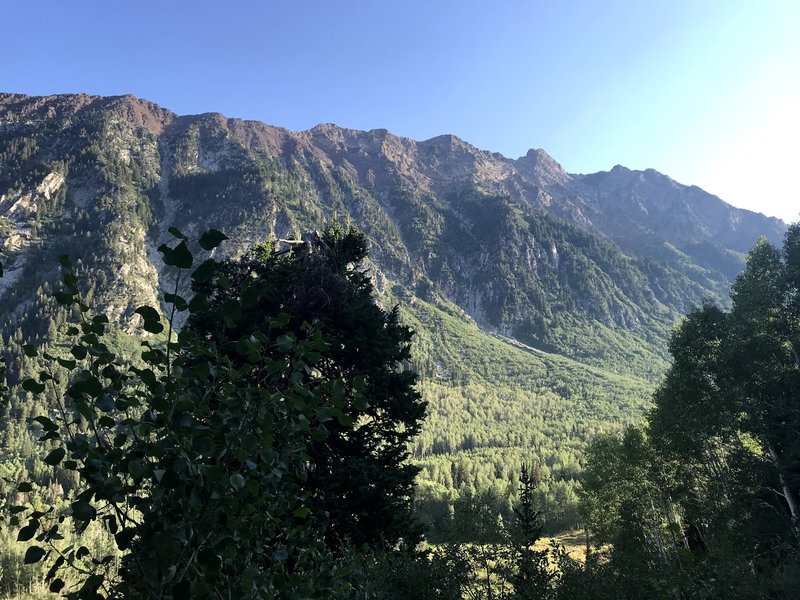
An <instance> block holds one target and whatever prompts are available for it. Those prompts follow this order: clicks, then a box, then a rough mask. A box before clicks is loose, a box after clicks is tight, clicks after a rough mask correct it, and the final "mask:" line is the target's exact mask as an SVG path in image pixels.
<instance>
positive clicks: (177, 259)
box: [172, 241, 193, 269]
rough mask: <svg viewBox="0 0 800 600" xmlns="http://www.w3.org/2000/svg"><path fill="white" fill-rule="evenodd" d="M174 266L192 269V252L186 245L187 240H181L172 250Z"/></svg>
mask: <svg viewBox="0 0 800 600" xmlns="http://www.w3.org/2000/svg"><path fill="white" fill-rule="evenodd" d="M172 260H173V261H174V264H173V266H175V267H178V268H179V269H190V268H191V267H192V262H193V259H192V253H191V252H189V248H188V247H187V246H186V242H185V241H184V242H181V243H180V244H178V245H177V246H176V247H175V248H174V249H173V250H172Z"/></svg>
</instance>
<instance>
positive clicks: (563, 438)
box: [0, 223, 800, 599]
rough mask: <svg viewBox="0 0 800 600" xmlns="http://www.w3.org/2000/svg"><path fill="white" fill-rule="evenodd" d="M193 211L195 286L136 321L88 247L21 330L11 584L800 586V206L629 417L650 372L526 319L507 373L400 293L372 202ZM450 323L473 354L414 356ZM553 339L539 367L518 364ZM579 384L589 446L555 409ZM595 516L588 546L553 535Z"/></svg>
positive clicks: (349, 588) (187, 274)
mask: <svg viewBox="0 0 800 600" xmlns="http://www.w3.org/2000/svg"><path fill="white" fill-rule="evenodd" d="M171 232H172V234H173V236H174V239H175V242H174V243H173V244H170V245H167V244H165V245H163V246H161V247H160V248H159V251H160V253H161V255H162V259H163V261H164V263H165V265H166V267H167V268H169V269H172V270H173V271H174V272H175V273H176V275H175V277H174V279H173V280H172V281H173V282H174V288H172V289H169V290H165V291H164V292H163V296H164V300H165V302H166V305H167V306H168V307H169V308H168V310H167V311H166V312H165V313H164V314H162V313H161V312H160V311H159V310H157V309H156V308H153V307H150V306H141V307H139V308H138V309H137V310H136V313H137V315H138V316H139V318H140V328H139V330H138V332H136V333H133V334H132V333H125V332H122V331H120V330H119V329H118V328H117V327H115V326H114V324H113V323H110V322H109V319H108V317H107V316H106V315H105V314H103V313H102V312H95V311H94V310H93V308H92V306H91V304H92V303H91V298H88V297H87V295H86V294H85V293H84V292H83V291H82V285H83V282H81V277H80V275H81V273H80V271H79V270H78V269H76V268H75V266H74V264H73V262H72V261H71V260H70V259H69V257H67V256H64V257H62V260H61V272H62V275H61V284H60V286H59V287H58V289H57V290H52V291H51V293H49V294H44V293H43V294H42V296H41V297H40V298H37V299H36V302H37V303H39V306H40V307H46V308H47V310H49V311H50V313H51V314H52V315H54V316H55V318H53V319H52V320H51V321H50V325H49V328H50V330H49V331H48V332H47V333H46V335H42V336H41V338H39V339H35V340H31V339H30V337H28V338H27V339H26V338H25V336H24V334H23V333H19V334H18V335H17V337H16V339H11V340H9V345H8V347H7V348H6V352H5V353H4V363H3V384H2V385H3V388H2V393H3V397H4V400H5V402H4V404H3V409H2V410H3V414H2V425H3V427H2V436H3V448H4V453H5V456H4V460H3V463H2V469H3V473H2V475H3V482H4V483H3V486H4V488H3V502H4V505H3V515H4V525H3V529H2V540H1V542H2V548H3V552H2V565H1V568H2V571H0V583H1V584H2V589H3V592H4V593H6V594H24V593H26V592H27V593H30V594H31V595H33V597H40V596H41V595H42V594H45V593H47V591H48V590H49V592H50V593H54V594H64V595H67V596H69V597H75V598H96V597H124V598H138V597H142V598H172V597H174V598H184V597H198V598H202V597H219V598H222V597H225V598H229V597H242V598H258V597H261V598H273V597H286V598H291V597H320V598H335V597H340V598H454V599H455V598H487V599H490V598H498V599H499V598H506V599H510V598H543V599H544V598H552V599H560V598H598V599H611V598H680V599H683V598H732V597H735V598H754V599H755V598H792V597H794V594H795V593H796V590H797V589H798V587H800V556H799V555H798V540H799V539H800V522H799V521H798V519H800V509H799V508H798V494H800V445H799V444H798V435H797V433H798V430H800V405H798V403H797V394H798V392H800V359H798V351H797V339H798V336H800V226H798V225H794V226H792V227H790V229H789V231H788V233H787V235H786V239H785V242H784V245H783V248H782V249H778V248H776V247H774V246H772V245H771V244H769V243H768V242H766V241H765V240H761V241H759V242H758V243H757V244H756V246H755V247H754V248H753V249H752V250H751V252H750V254H749V255H748V259H747V265H746V269H745V271H744V272H743V273H742V274H741V275H739V276H738V278H737V279H736V281H735V283H734V285H733V288H732V292H731V303H730V306H729V307H728V308H724V309H723V308H720V307H718V306H716V305H714V304H711V303H707V304H705V305H703V306H701V307H698V308H695V309H694V310H692V311H691V312H690V313H689V314H688V315H687V316H686V317H685V318H684V319H683V320H682V321H681V322H680V324H679V325H678V326H677V328H676V329H675V331H674V332H673V335H672V338H671V341H670V346H669V351H670V355H671V357H672V363H671V366H670V367H669V369H668V371H667V373H666V376H665V377H664V379H663V380H662V381H661V383H660V384H659V386H658V388H657V389H656V392H655V394H654V396H653V401H652V409H651V410H649V412H648V413H647V414H646V418H645V419H644V420H636V419H635V417H633V416H631V418H630V420H629V421H628V422H627V424H625V422H622V423H620V422H619V421H617V422H618V425H617V426H614V427H602V426H600V425H598V423H601V422H603V420H604V419H605V421H606V422H609V421H611V420H612V417H613V416H614V415H616V414H618V413H617V412H616V411H619V410H620V408H619V406H620V404H622V403H624V402H625V401H626V398H630V397H629V396H625V397H623V396H620V397H615V396H614V394H615V390H617V389H619V388H618V385H619V383H618V382H616V381H614V380H613V379H609V375H608V373H606V372H603V371H599V370H598V371H597V372H596V373H592V372H591V368H587V369H589V371H588V372H587V373H583V374H582V375H581V376H580V377H577V376H575V374H574V373H572V372H571V371H570V368H571V367H572V365H573V364H574V363H571V362H569V361H566V360H565V361H563V362H561V363H558V362H552V360H551V359H550V358H547V361H544V362H538V363H537V362H535V360H534V359H537V358H538V357H537V356H536V353H535V352H533V351H532V350H531V349H528V348H525V347H524V346H520V347H519V348H518V350H519V353H518V354H512V355H509V356H512V357H513V358H512V359H511V360H509V361H508V362H507V363H506V365H505V368H506V373H507V379H505V380H504V378H503V376H502V373H503V371H502V369H501V370H499V371H496V372H498V373H499V375H498V378H497V381H491V380H490V379H489V377H488V370H486V369H485V367H481V364H490V363H491V362H492V361H493V360H494V357H493V356H492V346H491V344H487V343H486V342H485V341H483V338H482V342H481V343H480V344H478V343H477V342H475V341H474V340H471V339H470V336H471V335H473V334H472V333H471V330H470V329H469V328H467V327H464V326H463V325H460V323H461V322H460V321H455V320H453V317H452V316H451V315H450V314H448V312H447V310H443V309H442V308H440V307H435V306H433V305H424V306H419V300H417V301H415V302H416V304H417V305H416V306H414V307H413V310H409V308H408V307H403V305H402V298H389V299H390V300H396V302H395V303H394V304H386V303H385V302H382V303H381V304H380V305H379V304H377V303H376V302H375V298H376V296H375V290H374V288H373V285H372V283H371V281H370V278H369V276H368V272H367V271H365V270H364V269H363V268H361V267H359V265H361V264H362V261H363V260H364V259H365V258H366V247H367V246H366V241H365V238H364V236H363V235H362V234H360V233H359V232H358V231H356V230H354V229H352V228H351V227H350V226H347V225H340V224H338V223H333V224H332V225H330V226H329V227H328V228H327V229H326V231H325V232H324V234H322V235H321V236H311V237H308V238H307V239H306V240H304V241H303V242H300V241H299V240H298V242H297V243H295V244H291V245H289V246H288V247H285V245H284V246H278V245H273V244H259V245H256V246H255V247H254V248H252V250H251V251H250V252H249V253H247V254H245V255H244V256H243V257H241V258H239V259H235V260H230V259H229V260H222V261H217V260H214V259H212V258H208V253H209V252H210V251H212V250H213V249H215V248H216V247H217V246H219V245H220V244H222V243H224V240H225V239H226V238H225V236H224V235H223V234H221V233H220V232H218V231H216V230H209V231H207V232H206V233H204V234H203V235H202V236H200V237H199V238H198V239H196V240H194V239H190V238H188V237H187V236H185V235H184V234H183V233H181V232H180V231H178V230H176V229H172V230H171ZM0 275H2V272H0ZM181 279H184V280H185V281H189V282H191V295H186V296H185V297H184V295H182V292H181V290H182V288H181V287H180V281H181ZM384 300H385V298H384ZM382 306H384V307H388V308H382ZM395 306H396V308H392V307H395ZM445 308H446V307H445ZM420 318H424V319H438V320H440V321H442V322H444V323H445V324H446V327H439V328H436V329H430V328H428V329H422V328H417V327H415V319H420ZM179 323H180V324H181V327H180V328H178V327H177V325H178V324H179ZM415 329H416V330H417V331H418V332H419V333H418V336H420V337H421V338H423V339H417V340H414V338H413V331H412V330H415ZM430 331H437V332H445V333H442V334H441V335H450V334H452V335H454V336H456V338H457V339H456V341H455V343H451V344H449V345H447V348H448V349H450V351H455V350H453V349H455V348H457V349H459V350H458V351H459V352H461V353H463V354H462V356H460V357H459V360H461V361H462V362H463V364H464V365H465V366H464V369H463V371H461V372H456V371H453V372H450V371H447V372H443V370H442V368H441V366H440V365H437V364H436V362H435V360H436V359H435V358H433V356H431V355H429V356H426V355H425V354H424V352H420V356H418V357H415V355H414V351H415V349H416V348H423V349H424V348H430V347H431V346H432V345H435V344H436V343H437V340H432V339H427V340H426V339H424V338H425V337H426V336H430V335H431V333H430ZM499 343H503V342H502V340H499V339H498V344H499ZM503 356H506V355H505V354H504V355H503ZM415 360H416V361H417V363H416V364H417V365H418V366H419V371H420V372H421V373H423V374H424V375H423V377H421V378H419V379H418V378H417V375H415V369H414V368H413V367H414V364H415ZM448 364H452V363H448ZM537 365H538V368H539V369H540V372H539V375H538V376H536V375H535V372H534V373H532V376H531V377H529V378H528V381H529V383H528V384H527V385H528V387H527V389H526V390H525V392H526V393H524V394H523V393H521V391H520V390H519V389H518V384H515V383H514V382H517V381H519V379H518V378H517V377H515V373H516V371H518V370H520V369H525V368H534V369H535V368H536V366H537ZM619 377H620V378H624V377H627V376H626V375H620V376H619ZM453 379H455V380H458V381H459V386H460V387H459V388H458V389H459V390H465V392H464V398H462V400H461V402H462V403H466V405H467V410H468V411H474V412H475V415H474V416H475V417H476V418H478V419H484V420H486V421H488V422H489V424H490V425H489V426H487V427H486V428H485V429H484V430H482V431H481V432H480V433H478V434H476V433H474V432H470V431H468V430H467V429H466V428H460V427H459V424H458V421H457V420H453V419H448V416H449V415H448V406H449V404H448V402H449V400H448V398H449V396H450V394H452V392H451V391H450V390H451V389H452V388H450V387H449V385H448V384H449V382H450V381H451V380H453ZM545 380H547V383H544V381H545ZM554 382H555V383H554ZM559 382H561V383H559ZM553 385H561V386H563V389H561V390H560V391H561V394H560V395H559V396H556V395H555V394H554V393H553V390H552V386H553ZM570 386H578V387H579V388H580V391H578V390H571V389H570ZM646 389H647V388H646V387H645V386H644V385H643V386H642V394H644V393H645V392H646ZM422 391H424V394H422V393H421V392H422ZM436 395H438V396H439V400H438V401H437V403H436V407H437V408H436V410H435V411H433V412H430V413H429V414H428V415H427V420H428V423H426V424H423V423H424V421H425V419H426V416H425V415H426V411H425V405H426V402H425V400H423V397H424V398H430V397H431V396H436ZM570 397H574V398H575V402H574V403H572V404H571V403H569V398H570ZM562 399H566V401H567V402H564V401H563V400H562ZM587 399H589V400H588V401H587ZM627 401H630V400H629V399H628V400H627ZM629 408H631V409H632V408H635V407H634V406H631V407H629ZM564 411H567V412H569V414H570V416H571V420H572V422H573V423H574V424H575V425H574V427H575V428H576V430H580V435H581V439H585V440H587V441H589V445H588V448H587V449H585V450H584V448H583V447H580V446H575V445H574V444H571V443H570V440H574V439H575V436H574V435H565V432H563V431H558V430H556V429H552V428H549V425H548V424H549V423H552V422H557V423H563V422H564V420H563V415H561V414H560V413H562V412H564ZM629 414H632V415H633V414H635V412H634V411H629ZM590 415H591V416H593V417H594V418H590ZM620 425H625V427H624V429H621V428H620ZM426 426H427V427H428V428H427V429H426ZM573 434H574V432H573ZM467 457H469V460H467ZM577 528H580V529H581V530H582V531H584V532H585V533H584V534H583V535H584V536H585V541H586V548H585V556H583V557H581V558H576V557H575V556H574V555H570V553H569V552H568V551H567V550H566V549H565V548H564V547H562V546H560V545H559V544H557V543H554V544H552V545H551V546H549V547H548V546H546V545H545V546H542V544H541V543H539V544H537V542H538V541H539V540H540V539H541V537H542V536H543V535H544V534H545V533H546V532H548V531H549V532H556V531H559V530H563V529H577Z"/></svg>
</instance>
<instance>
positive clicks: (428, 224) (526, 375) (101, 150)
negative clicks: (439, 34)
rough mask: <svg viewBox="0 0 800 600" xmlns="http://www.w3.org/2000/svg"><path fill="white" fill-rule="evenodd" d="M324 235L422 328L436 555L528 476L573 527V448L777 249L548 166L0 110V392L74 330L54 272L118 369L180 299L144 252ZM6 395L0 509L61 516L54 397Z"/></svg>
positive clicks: (507, 505)
mask: <svg viewBox="0 0 800 600" xmlns="http://www.w3.org/2000/svg"><path fill="white" fill-rule="evenodd" d="M332 221H340V222H343V223H352V224H353V225H355V227H356V228H357V229H358V230H360V231H361V232H363V234H364V237H365V240H366V244H367V247H368V249H369V258H368V259H367V262H366V263H365V265H364V266H365V268H366V269H367V270H368V273H369V276H370V277H371V278H372V281H373V282H374V285H375V290H374V296H375V298H376V299H377V301H378V302H379V304H380V305H382V306H384V307H386V308H391V307H392V306H395V305H397V306H399V316H400V319H401V320H402V322H403V323H404V324H406V325H407V326H410V327H411V328H412V329H413V330H414V332H415V337H414V341H413V342H412V346H411V355H410V358H409V359H408V361H407V362H408V365H409V366H411V367H413V368H414V369H415V370H416V371H417V372H418V373H419V386H418V387H419V390H420V392H421V393H422V397H423V398H424V400H425V401H426V402H427V418H426V420H425V421H424V424H423V425H422V429H421V431H420V432H419V434H418V435H417V436H415V438H414V440H413V441H411V443H410V450H411V452H412V455H411V460H412V462H413V463H414V464H416V465H418V466H419V467H421V472H420V474H419V475H418V476H417V495H416V500H415V503H416V511H417V514H418V515H419V516H420V518H421V519H422V521H423V523H424V524H425V525H427V527H428V531H429V534H428V535H429V536H430V538H431V539H439V540H442V541H446V540H452V539H454V535H455V534H454V533H453V531H452V518H453V514H454V513H453V510H454V509H453V506H454V505H457V503H458V502H459V501H465V502H468V501H469V500H470V499H471V498H475V497H477V496H479V495H481V494H488V495H487V496H486V498H485V499H488V500H487V502H489V503H490V504H491V505H492V506H493V507H494V508H493V510H498V511H500V513H501V514H502V515H503V516H504V518H505V519H506V520H507V521H511V520H513V517H512V514H513V511H512V507H513V506H514V504H515V503H516V502H517V498H518V496H519V495H520V485H521V484H520V474H521V473H522V465H523V464H528V465H532V466H535V468H536V478H535V482H534V483H535V485H534V486H533V488H532V493H533V494H534V495H535V503H536V505H537V506H538V507H539V508H540V509H541V510H542V514H543V517H544V527H545V531H551V532H554V531H559V530H562V529H568V528H573V527H575V526H577V525H578V524H579V523H581V518H580V515H579V512H578V490H579V487H580V484H579V482H580V481H581V480H582V478H583V471H584V468H585V466H586V459H585V449H586V447H587V444H588V442H589V441H590V440H592V439H594V438H595V437H596V436H597V435H599V434H610V433H614V432H619V431H621V430H622V428H623V427H624V426H626V425H633V424H637V423H640V422H641V420H642V418H643V416H644V415H645V413H646V411H647V408H648V406H649V405H650V396H651V393H652V391H653V389H654V387H655V385H656V383H657V382H658V381H659V380H660V379H661V377H662V376H663V375H664V374H665V373H666V372H667V369H668V367H669V364H670V358H669V355H668V352H667V340H668V338H669V334H670V332H671V330H672V328H673V326H674V325H675V323H676V322H677V321H678V319H679V317H680V315H681V314H682V313H684V312H686V311H688V310H690V309H691V308H692V307H694V306H697V305H699V304H701V303H702V302H703V301H704V300H707V299H710V300H712V301H715V302H718V303H720V305H721V306H723V307H724V306H727V305H728V295H727V294H728V290H729V288H730V285H731V283H732V281H733V279H734V277H735V276H736V275H737V274H738V273H739V272H740V271H741V270H742V268H743V267H744V264H745V263H744V259H745V253H746V252H747V250H748V249H749V248H750V247H751V246H752V245H753V244H754V243H755V242H756V240H758V238H759V237H760V236H765V237H766V239H767V240H768V241H770V242H772V243H775V244H777V243H779V242H780V241H781V240H782V238H783V234H784V232H785V230H786V226H785V225H784V224H783V223H782V222H780V221H778V220H777V219H771V218H767V217H764V216H763V215H759V214H755V213H752V212H749V211H744V210H740V209H735V208H733V207H731V206H729V205H727V204H725V203H724V202H722V201H721V200H720V199H718V198H716V197H714V196H711V195H709V194H707V193H705V192H703V191H702V190H700V189H698V188H694V187H687V186H683V185H680V184H678V183H676V182H674V181H672V180H671V179H669V178H668V177H666V176H664V175H661V174H659V173H657V172H655V171H645V172H636V171H629V170H627V169H624V168H622V167H615V168H614V169H612V170H611V171H610V172H607V173H596V174H592V175H572V174H569V173H566V172H565V171H564V170H563V169H562V168H561V167H560V166H559V165H558V164H557V163H556V162H555V161H554V160H553V159H552V158H551V157H549V156H548V155H547V154H546V153H544V152H543V151H541V150H535V151H531V152H529V153H528V155H526V156H525V157H522V158H520V159H517V160H512V159H508V158H505V157H503V156H501V155H498V154H494V153H490V152H486V151H482V150H478V149H477V148H474V147H472V146H470V145H469V144H467V143H466V142H464V141H462V140H460V139H458V138H455V137H453V136H441V137H437V138H433V139H431V140H426V141H421V142H417V141H414V140H410V139H407V138H402V137H398V136H395V135H393V134H391V133H389V132H387V131H385V130H374V131H369V132H363V131H354V130H346V129H341V128H338V127H335V126H333V125H320V126H318V127H315V128H314V129H312V130H309V131H306V132H289V131H286V130H284V129H280V128H276V127H271V126H269V125H265V124H262V123H255V122H247V121H240V120H236V119H228V118H225V117H223V116H221V115H218V114H206V115H197V116H178V115H175V114H174V113H171V112H170V111H168V110H166V109H163V108H161V107H158V106H156V105H154V104H152V103H150V102H147V101H144V100H138V99H135V98H132V97H127V96H126V97H114V98H103V97H92V96H85V95H65V96H52V97H41V98H35V97H26V96H21V95H14V94H0V252H2V255H1V256H0V260H1V261H2V263H3V266H4V276H3V277H2V278H0V326H2V335H3V356H4V358H5V360H6V362H7V372H8V376H9V383H10V384H11V385H12V386H16V385H18V384H20V383H21V382H22V381H24V380H26V379H27V378H29V377H33V376H34V375H35V373H36V369H37V368H38V367H37V363H36V360H34V358H33V357H32V356H28V354H30V352H31V351H32V350H30V349H31V348H32V349H35V350H37V351H40V350H42V349H46V348H48V347H49V346H50V345H52V344H53V343H54V340H56V339H58V332H59V331H63V329H64V327H65V324H66V322H67V320H68V318H69V316H70V313H69V311H67V310H65V309H64V307H62V306H61V305H59V303H58V301H57V299H56V298H55V297H54V293H55V292H56V291H57V290H58V289H59V286H60V285H61V284H60V283H59V281H60V279H61V276H60V274H59V262H58V256H60V255H68V256H69V257H71V260H72V264H73V265H74V271H73V273H74V277H75V279H76V282H75V284H76V285H78V286H79V287H80V289H81V294H82V301H83V302H84V303H85V304H86V305H87V306H91V307H92V309H93V310H96V311H98V312H99V313H101V314H103V315H105V316H106V317H107V318H108V319H109V322H110V327H109V331H108V332H107V333H106V339H107V340H108V342H107V343H108V344H109V346H110V347H112V348H113V349H114V351H115V352H119V354H120V355H121V356H128V357H131V358H133V357H135V356H136V355H137V354H138V350H139V336H140V335H141V333H142V331H141V320H140V316H139V315H137V314H136V313H135V312H134V311H135V309H136V308H137V307H139V306H142V305H150V306H153V307H158V309H159V310H161V311H162V312H164V314H166V312H167V310H168V308H169V306H170V304H169V302H170V301H169V298H168V297H167V296H166V295H165V292H166V294H171V295H172V296H171V297H172V298H173V299H174V296H175V295H183V296H186V297H187V298H189V297H190V296H191V291H190V290H189V280H188V279H186V278H184V279H182V280H181V279H178V280H176V278H175V277H176V276H175V273H174V270H172V269H169V268H165V266H164V265H163V264H162V262H161V260H160V257H159V255H158V252H157V251H156V249H157V248H158V247H159V246H160V245H161V244H162V243H164V242H166V241H168V240H170V239H172V234H170V233H169V231H168V230H169V228H171V227H174V228H177V230H180V231H182V232H184V233H185V234H187V235H188V236H189V237H194V238H196V237H199V235H200V234H201V233H202V232H203V231H205V230H206V229H207V228H208V227H214V228H216V229H218V230H220V231H223V232H225V234H226V235H227V237H228V238H229V239H228V241H227V243H226V244H224V245H222V246H220V247H218V248H214V249H213V250H212V251H211V256H212V257H214V258H217V259H227V258H231V257H236V256H241V255H244V254H246V253H247V252H249V251H250V250H251V249H252V248H253V247H254V246H256V245H258V244H259V243H261V242H264V241H265V240H284V241H283V242H280V241H278V242H275V243H276V244H277V245H276V246H273V248H284V247H289V246H291V245H292V244H291V242H293V241H299V239H300V238H301V236H302V235H303V234H304V233H305V232H309V231H314V230H317V231H322V230H323V229H325V226H326V223H329V222H332ZM307 239H308V238H307ZM181 312H182V311H179V314H178V315H177V317H176V319H175V321H174V324H175V327H176V328H177V329H181V328H182V326H183V324H184V315H183V314H181ZM155 339H156V340H157V341H161V342H163V341H164V340H165V338H163V339H161V338H158V336H156V338H155ZM26 348H27V349H28V350H26ZM16 389H17V392H15V394H14V395H12V397H11V402H10V404H8V405H7V406H6V407H5V408H4V409H3V411H4V412H3V415H2V432H1V433H0V435H2V437H3V446H2V447H3V451H2V452H3V456H2V457H0V468H2V471H3V475H4V476H5V477H7V480H6V483H3V484H2V485H3V486H5V487H4V488H3V494H4V496H5V497H6V499H7V500H8V501H9V502H12V503H13V502H14V500H13V497H14V495H15V493H16V492H15V491H14V486H13V483H12V482H15V481H20V480H26V481H27V480H31V481H33V482H34V485H35V489H36V491H37V493H38V494H40V496H41V498H42V499H43V500H44V501H56V500H57V499H58V498H59V497H60V496H61V495H62V493H63V491H64V490H65V489H74V484H75V482H74V480H70V479H69V478H67V479H63V478H64V477H66V476H64V475H57V476H54V475H53V472H52V468H51V467H50V466H49V465H48V464H47V463H45V462H43V459H44V457H45V455H44V454H43V453H42V451H41V450H40V449H39V450H37V446H36V445H35V444H34V441H33V440H34V436H35V435H36V432H35V431H34V430H31V426H30V419H31V418H33V417H34V416H37V415H39V414H41V410H42V409H43V407H44V406H46V405H47V403H48V402H50V401H52V400H54V398H49V399H45V400H43V401H42V403H39V401H37V400H35V399H34V398H32V397H31V396H30V394H29V393H25V391H21V390H20V389H19V388H16ZM48 393H49V392H48ZM90 531H91V530H90ZM12 563H13V561H12ZM9 564H11V563H9Z"/></svg>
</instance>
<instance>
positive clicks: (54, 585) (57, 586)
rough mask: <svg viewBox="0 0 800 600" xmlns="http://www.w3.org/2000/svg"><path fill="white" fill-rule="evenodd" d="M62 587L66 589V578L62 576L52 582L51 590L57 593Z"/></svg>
mask: <svg viewBox="0 0 800 600" xmlns="http://www.w3.org/2000/svg"><path fill="white" fill-rule="evenodd" d="M62 589H64V580H63V579H61V578H60V577H56V578H55V579H54V580H53V581H51V582H50V591H51V592H53V593H54V594H57V593H58V592H60V591H61V590H62Z"/></svg>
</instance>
